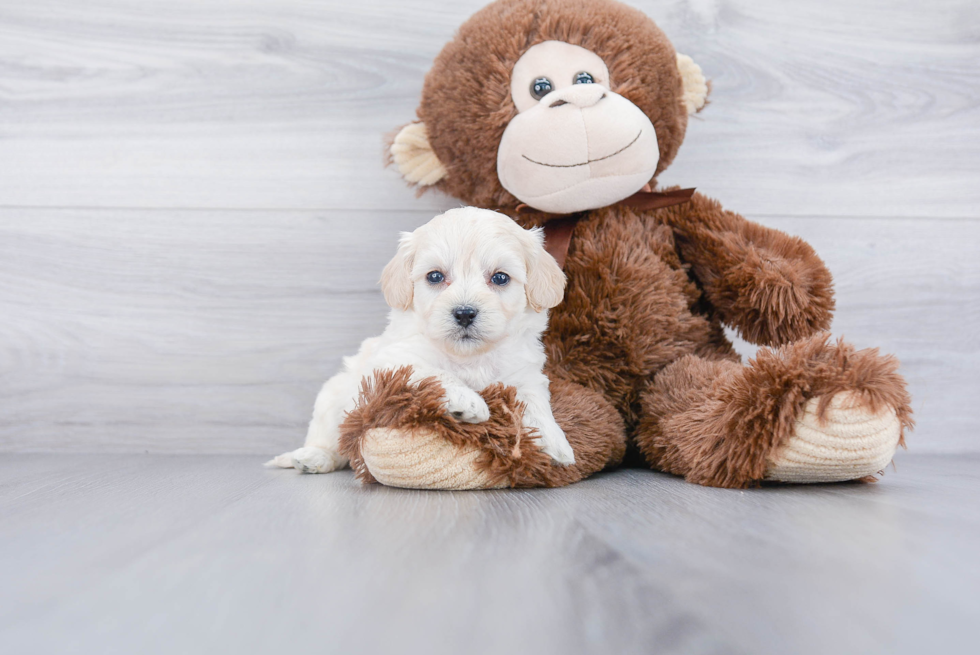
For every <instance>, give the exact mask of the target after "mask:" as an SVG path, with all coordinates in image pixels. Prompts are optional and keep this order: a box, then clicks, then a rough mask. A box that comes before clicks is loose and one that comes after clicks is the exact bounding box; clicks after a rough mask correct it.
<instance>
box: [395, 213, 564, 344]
mask: <svg viewBox="0 0 980 655" xmlns="http://www.w3.org/2000/svg"><path fill="white" fill-rule="evenodd" d="M543 243H544V235H543V234H542V232H541V230H524V229H522V228H521V227H520V226H518V225H517V224H516V223H515V222H514V221H512V220H511V219H510V218H508V217H506V216H504V215H503V214H498V213H497V212H492V211H488V210H486V209H476V208H473V207H464V208H461V209H453V210H450V211H448V212H446V213H445V214H441V215H439V216H436V217H435V218H433V219H432V220H431V221H429V222H428V223H426V224H425V225H423V226H422V227H420V228H418V229H417V230H415V231H414V232H411V233H404V234H402V238H401V242H400V243H399V245H398V252H397V254H396V255H395V257H394V259H392V260H391V261H390V262H389V263H388V265H387V266H386V267H385V269H384V272H383V273H382V274H381V288H382V291H384V296H385V300H386V301H387V302H388V304H389V305H391V306H392V307H393V308H394V309H399V310H404V311H412V312H414V314H415V317H416V321H417V324H418V327H419V330H420V331H421V332H422V333H423V334H425V335H426V336H427V337H428V338H429V339H432V340H433V341H436V342H438V343H439V344H440V345H441V346H442V348H443V349H445V350H448V351H450V352H454V353H456V354H460V355H464V354H475V353H478V352H483V351H486V350H489V349H490V348H492V347H493V346H494V345H495V344H496V343H498V342H499V341H500V340H501V339H503V338H504V337H505V336H507V335H508V334H509V333H511V332H514V331H517V330H519V329H520V328H521V323H522V321H523V320H524V319H525V317H527V316H528V315H533V314H535V313H538V312H542V311H545V310H547V309H549V308H551V307H554V306H555V305H557V304H558V303H560V302H561V300H562V297H563V295H564V291H565V275H564V273H562V271H561V268H560V267H559V266H558V264H557V262H555V260H554V258H553V257H552V256H551V255H549V254H548V253H547V252H545V250H544V245H543Z"/></svg>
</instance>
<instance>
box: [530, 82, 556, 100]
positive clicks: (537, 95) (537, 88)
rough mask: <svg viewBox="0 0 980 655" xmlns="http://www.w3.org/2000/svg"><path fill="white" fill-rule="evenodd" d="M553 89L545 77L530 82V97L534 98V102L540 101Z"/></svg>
mask: <svg viewBox="0 0 980 655" xmlns="http://www.w3.org/2000/svg"><path fill="white" fill-rule="evenodd" d="M554 88H555V86H554V85H553V84H552V83H551V80H549V79H548V78H547V77H539V78H537V79H536V80H534V81H533V82H531V95H532V96H534V99H535V100H540V99H541V98H543V97H545V96H546V95H548V94H549V93H551V91H552V90H553V89H554Z"/></svg>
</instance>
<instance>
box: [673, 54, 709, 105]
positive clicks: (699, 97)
mask: <svg viewBox="0 0 980 655" xmlns="http://www.w3.org/2000/svg"><path fill="white" fill-rule="evenodd" d="M677 68H678V70H680V72H681V82H682V83H683V85H684V97H683V99H682V102H683V103H684V107H685V108H686V109H687V113H688V114H694V113H697V112H699V111H701V108H702V107H704V103H705V102H707V101H708V80H707V79H705V77H704V73H702V72H701V67H700V66H698V65H697V64H696V63H694V60H693V59H691V58H690V57H688V56H687V55H682V54H678V55H677Z"/></svg>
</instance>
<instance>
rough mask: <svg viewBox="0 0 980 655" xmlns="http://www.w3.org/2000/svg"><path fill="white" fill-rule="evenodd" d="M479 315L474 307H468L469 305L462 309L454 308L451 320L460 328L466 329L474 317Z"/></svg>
mask: <svg viewBox="0 0 980 655" xmlns="http://www.w3.org/2000/svg"><path fill="white" fill-rule="evenodd" d="M477 314H479V312H478V311H476V308H475V307H470V306H469V305H466V306H463V307H456V308H454V309H453V318H454V319H456V323H457V324H459V326H460V327H464V328H465V327H468V326H469V324H470V323H472V322H473V321H474V320H475V319H476V315H477Z"/></svg>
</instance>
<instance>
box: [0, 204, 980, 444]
mask: <svg viewBox="0 0 980 655" xmlns="http://www.w3.org/2000/svg"><path fill="white" fill-rule="evenodd" d="M430 217H431V214H430V213H428V212H425V211H415V212H398V213H390V212H382V211H374V212H367V211H346V212H341V211H322V212H305V211H294V212H272V211H253V212H242V211H170V210H166V211H165V210H157V211H150V210H66V209H60V210H55V209H44V210H41V209H32V210H27V209H20V210H10V209H7V210H0V308H2V313H3V314H4V317H5V319H4V320H3V321H2V322H0V451H2V450H7V451H36V450H42V451H50V450H63V449H67V450H70V451H75V452H93V451H110V452H133V451H136V452H143V451H147V452H154V453H174V452H212V453H213V452H253V453H267V454H268V453H276V452H279V451H281V450H285V449H287V448H290V447H293V446H295V445H296V444H298V443H299V442H300V441H301V440H302V438H303V435H304V433H305V427H304V426H305V423H306V422H307V420H308V419H309V415H310V412H311V408H312V404H313V398H314V396H315V394H316V392H317V390H318V389H319V386H320V384H322V382H323V381H324V380H325V379H326V378H327V377H329V375H331V374H332V373H333V372H334V370H335V368H336V367H337V366H338V364H339V361H340V357H341V356H343V355H346V354H351V353H352V352H354V351H355V350H356V348H357V345H358V344H359V343H360V341H361V340H362V339H363V338H365V337H367V336H371V335H374V334H377V333H380V332H381V330H382V329H383V327H384V320H385V315H386V310H387V307H386V306H385V304H384V301H383V299H382V298H381V294H380V292H379V291H378V289H377V286H376V282H377V279H378V276H379V272H380V270H381V268H382V267H383V266H384V264H385V262H386V261H387V260H388V258H389V257H390V255H391V254H392V253H393V251H394V247H395V240H396V238H397V237H396V235H397V232H398V231H399V230H409V229H413V228H414V227H415V226H417V225H420V224H421V223H423V222H425V221H426V220H428V218H430ZM767 223H768V224H770V225H772V226H774V227H776V228H779V229H782V230H784V231H787V232H790V233H792V234H798V235H800V236H802V237H804V238H805V239H807V240H808V241H810V242H811V243H812V244H813V245H814V246H815V247H816V248H817V250H818V252H820V253H821V254H822V256H823V257H824V259H825V260H826V262H827V264H828V266H830V268H831V270H832V271H833V272H834V273H835V275H836V279H837V294H838V311H837V319H836V322H835V324H834V331H835V333H836V334H838V335H843V336H845V337H846V338H847V339H848V340H850V341H852V342H853V343H855V344H856V345H858V346H860V347H873V346H879V347H881V348H882V349H883V351H884V352H889V353H894V354H895V355H897V356H898V357H899V359H901V360H902V362H903V372H904V373H905V375H906V376H907V377H908V379H909V382H910V385H911V389H912V393H913V397H914V408H915V410H916V414H917V418H918V421H919V429H918V431H917V432H916V433H915V435H914V436H913V437H912V438H911V439H910V440H909V443H910V446H911V447H912V448H913V449H914V450H915V451H917V452H955V451H971V452H976V451H977V450H978V448H980V446H978V444H977V441H976V439H975V438H974V434H975V426H976V424H977V421H978V419H980V415H978V410H977V408H976V404H975V403H974V399H975V398H976V397H977V396H978V395H980V381H978V379H977V377H976V375H975V371H976V370H977V368H978V367H980V354H978V338H977V333H976V330H975V326H976V325H977V324H978V322H980V257H977V254H978V252H977V251H978V245H977V244H978V243H980V222H977V221H956V220H946V221H943V220H913V219H901V220H899V219H895V220H878V219H864V218H857V217H845V218H837V219H826V218H824V219H805V218H786V219H769V220H767ZM745 352H746V354H749V353H750V352H751V349H748V350H746V351H745Z"/></svg>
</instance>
